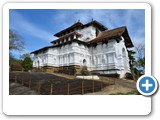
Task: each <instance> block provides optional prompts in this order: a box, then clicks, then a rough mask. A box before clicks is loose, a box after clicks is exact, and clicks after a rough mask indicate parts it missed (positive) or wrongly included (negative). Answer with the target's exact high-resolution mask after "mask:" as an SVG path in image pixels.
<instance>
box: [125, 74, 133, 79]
mask: <svg viewBox="0 0 160 120" xmlns="http://www.w3.org/2000/svg"><path fill="white" fill-rule="evenodd" d="M125 78H126V79H133V75H132V74H131V73H126V74H125Z"/></svg>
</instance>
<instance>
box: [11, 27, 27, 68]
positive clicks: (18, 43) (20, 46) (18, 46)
mask: <svg viewBox="0 0 160 120" xmlns="http://www.w3.org/2000/svg"><path fill="white" fill-rule="evenodd" d="M13 50H16V51H22V50H24V41H23V40H22V38H21V36H20V35H19V34H18V33H17V32H16V31H14V30H11V29H9V66H10V70H13V67H14V68H15V65H18V64H19V65H20V64H21V61H20V60H17V59H16V58H15V57H14V56H13V54H12V51H13Z"/></svg>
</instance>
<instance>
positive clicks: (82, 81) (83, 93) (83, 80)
mask: <svg viewBox="0 0 160 120" xmlns="http://www.w3.org/2000/svg"><path fill="white" fill-rule="evenodd" d="M83 94H84V80H82V95H83Z"/></svg>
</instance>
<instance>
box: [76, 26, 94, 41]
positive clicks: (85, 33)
mask: <svg viewBox="0 0 160 120" xmlns="http://www.w3.org/2000/svg"><path fill="white" fill-rule="evenodd" d="M76 31H77V32H78V33H81V34H82V37H79V39H80V40H82V41H89V40H92V39H94V38H96V28H95V27H94V26H89V27H86V28H84V29H79V30H76Z"/></svg>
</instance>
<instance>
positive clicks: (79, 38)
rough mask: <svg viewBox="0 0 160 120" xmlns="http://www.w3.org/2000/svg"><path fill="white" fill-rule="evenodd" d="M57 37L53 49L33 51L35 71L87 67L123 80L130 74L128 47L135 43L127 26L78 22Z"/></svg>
mask: <svg viewBox="0 0 160 120" xmlns="http://www.w3.org/2000/svg"><path fill="white" fill-rule="evenodd" d="M54 36H56V37H58V39H56V40H53V41H51V43H52V45H51V46H47V47H44V48H41V49H39V50H36V51H33V52H32V53H33V54H34V59H33V67H34V70H35V71H44V72H47V71H50V72H54V70H56V69H58V68H60V67H68V68H70V67H75V68H76V69H81V67H82V66H87V69H88V70H89V71H94V72H96V73H100V74H106V75H114V74H118V75H120V77H121V78H122V77H124V75H125V73H127V72H130V67H129V58H128V52H127V48H131V47H133V44H132V41H131V39H130V36H129V34H128V31H127V28H126V27H125V26H123V27H119V28H115V29H111V30H108V28H107V27H105V26H104V25H102V24H101V23H99V22H98V21H96V20H94V21H91V22H89V23H87V24H82V23H81V22H80V21H78V22H76V23H75V24H73V25H72V26H70V27H68V28H66V29H64V30H62V31H60V32H58V33H56V34H54Z"/></svg>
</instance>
